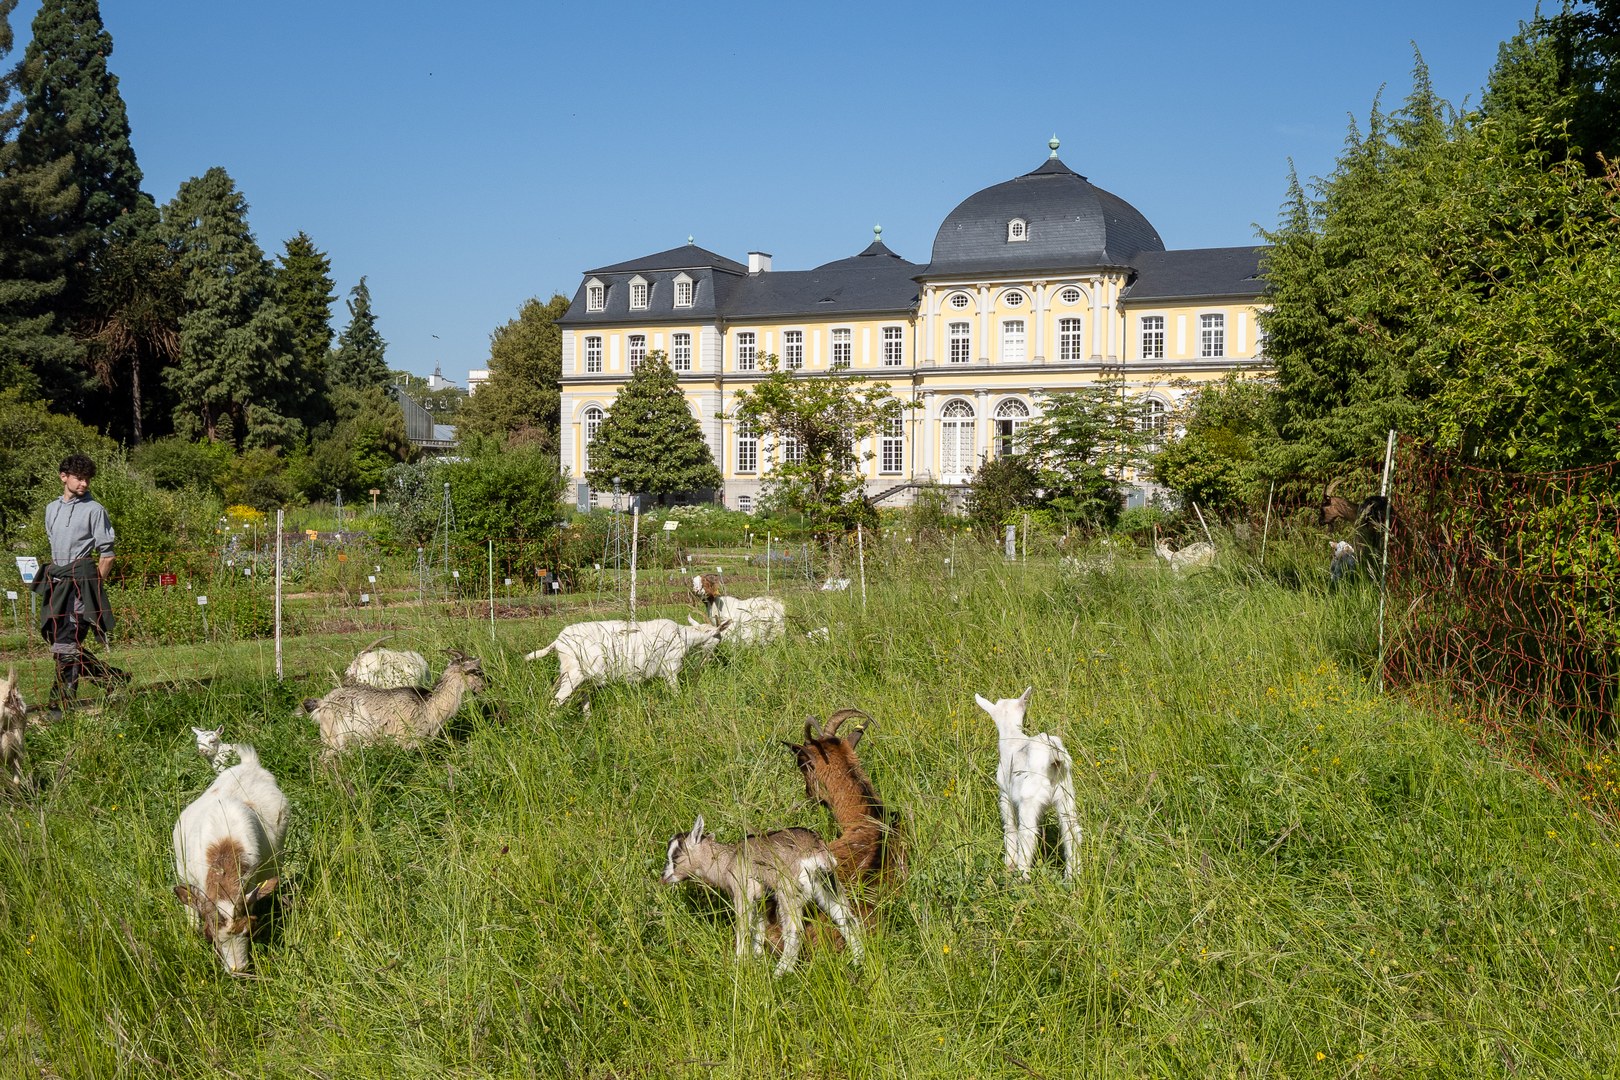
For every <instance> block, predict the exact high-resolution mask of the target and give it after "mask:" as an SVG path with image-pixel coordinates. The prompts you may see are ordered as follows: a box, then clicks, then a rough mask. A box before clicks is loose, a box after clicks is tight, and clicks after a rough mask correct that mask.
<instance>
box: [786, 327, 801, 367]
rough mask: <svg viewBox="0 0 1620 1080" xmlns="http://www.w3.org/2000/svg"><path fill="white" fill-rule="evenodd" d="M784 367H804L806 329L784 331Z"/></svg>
mask: <svg viewBox="0 0 1620 1080" xmlns="http://www.w3.org/2000/svg"><path fill="white" fill-rule="evenodd" d="M782 367H783V368H784V369H785V370H787V371H802V370H803V369H804V331H803V330H784V331H782Z"/></svg>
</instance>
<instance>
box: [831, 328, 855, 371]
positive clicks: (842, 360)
mask: <svg viewBox="0 0 1620 1080" xmlns="http://www.w3.org/2000/svg"><path fill="white" fill-rule="evenodd" d="M853 333H854V332H853V331H851V330H847V329H846V330H834V331H833V332H832V349H833V351H832V369H833V370H834V371H837V370H838V369H840V368H847V367H849V365H850V364H851V363H852V362H853V361H854V358H855V356H854V353H855V347H854V344H853V336H852V335H853Z"/></svg>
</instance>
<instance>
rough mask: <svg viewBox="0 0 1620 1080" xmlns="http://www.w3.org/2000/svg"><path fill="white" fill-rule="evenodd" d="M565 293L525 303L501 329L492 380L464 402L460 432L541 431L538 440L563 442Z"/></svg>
mask: <svg viewBox="0 0 1620 1080" xmlns="http://www.w3.org/2000/svg"><path fill="white" fill-rule="evenodd" d="M568 303H569V301H568V298H567V297H566V296H560V295H559V296H553V297H552V298H551V299H550V300H548V301H546V302H545V303H541V302H540V300H539V299H538V298H536V297H531V298H530V299H528V300H526V301H524V303H523V307H522V308H520V309H519V311H518V315H517V318H515V319H513V320H511V321H510V322H508V323H506V324H504V325H502V326H501V327H499V328H497V329H496V331H495V332H494V333H493V334H491V335H490V340H489V382H487V383H485V384H484V386H483V387H482V388H480V389H479V391H478V393H476V394H473V395H471V396H470V397H469V398H468V399H467V401H466V402H465V403H464V404H463V406H462V409H461V411H460V413H459V414H458V415H457V418H456V426H457V429H458V430H460V431H465V432H473V433H475V434H483V435H496V436H502V437H505V436H509V435H511V434H512V433H514V432H518V431H523V430H525V429H537V430H538V432H539V433H540V437H539V438H538V439H535V440H533V441H535V442H537V443H538V444H540V445H543V446H549V447H551V448H552V450H553V451H555V450H556V448H557V447H558V445H559V442H558V436H559V425H560V423H561V414H562V393H561V388H560V386H559V380H560V379H561V378H562V327H560V326H558V325H557V320H558V319H560V318H562V316H563V315H564V314H565V313H566V312H567V311H568Z"/></svg>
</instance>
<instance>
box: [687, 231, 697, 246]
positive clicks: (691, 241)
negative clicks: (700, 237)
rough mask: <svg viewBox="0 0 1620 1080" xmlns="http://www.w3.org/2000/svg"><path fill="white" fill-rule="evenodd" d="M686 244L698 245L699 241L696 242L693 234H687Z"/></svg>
mask: <svg viewBox="0 0 1620 1080" xmlns="http://www.w3.org/2000/svg"><path fill="white" fill-rule="evenodd" d="M686 242H687V243H688V244H695V243H697V241H696V240H695V239H693V237H692V234H691V233H687V234H686Z"/></svg>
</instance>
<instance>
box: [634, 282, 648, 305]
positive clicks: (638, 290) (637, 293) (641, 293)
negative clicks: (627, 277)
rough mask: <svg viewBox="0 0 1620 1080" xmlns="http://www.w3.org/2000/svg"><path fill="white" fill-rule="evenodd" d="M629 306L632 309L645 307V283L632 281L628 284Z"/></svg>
mask: <svg viewBox="0 0 1620 1080" xmlns="http://www.w3.org/2000/svg"><path fill="white" fill-rule="evenodd" d="M630 306H631V307H633V308H644V307H646V306H647V283H646V282H645V281H632V282H631V283H630Z"/></svg>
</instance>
